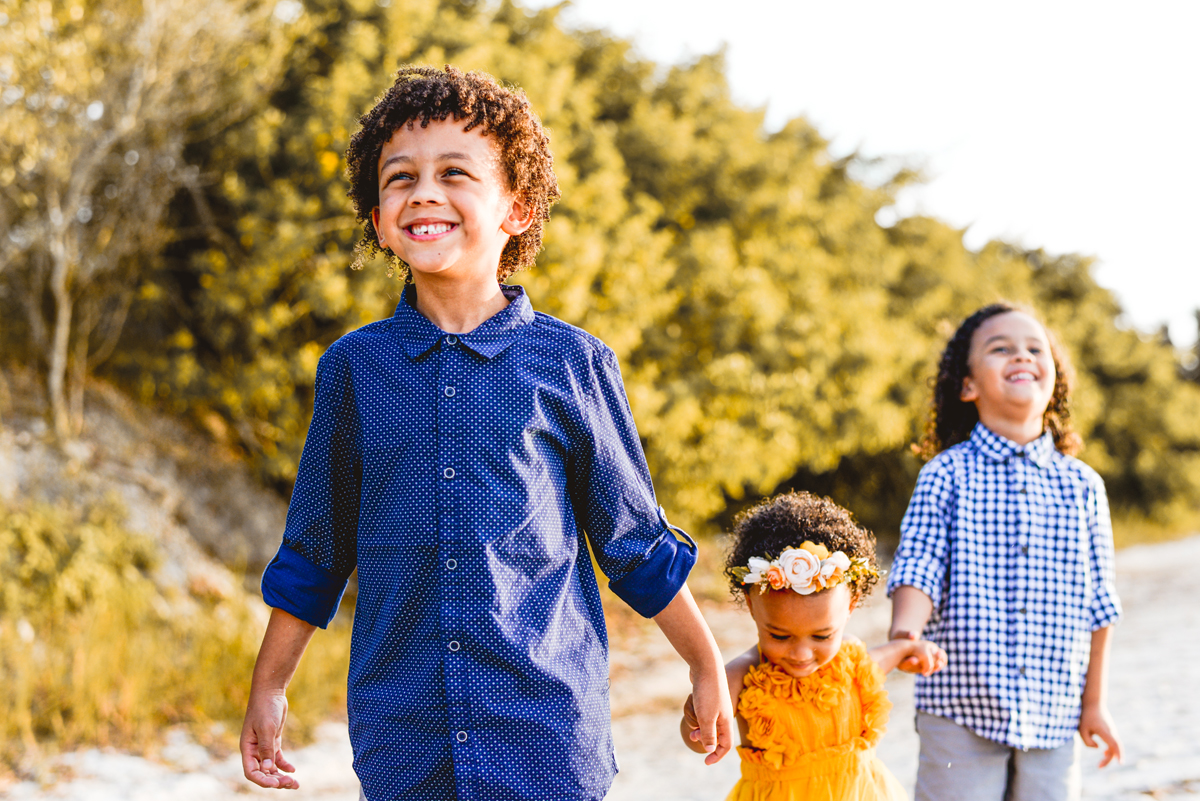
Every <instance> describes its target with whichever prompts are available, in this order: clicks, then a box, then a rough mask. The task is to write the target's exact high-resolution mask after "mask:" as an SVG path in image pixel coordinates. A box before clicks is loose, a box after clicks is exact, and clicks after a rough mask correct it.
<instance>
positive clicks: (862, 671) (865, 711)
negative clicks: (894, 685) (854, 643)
mask: <svg viewBox="0 0 1200 801" xmlns="http://www.w3.org/2000/svg"><path fill="white" fill-rule="evenodd" d="M859 647H861V646H859ZM863 655H864V657H865V658H864V659H861V660H859V662H858V671H857V675H856V676H855V681H856V682H857V683H858V694H859V698H860V699H861V701H862V715H863V733H862V738H863V739H864V740H866V741H867V742H868V743H869V744H870V745H871V746H872V747H873V746H875V745H877V744H878V743H879V738H880V737H882V736H883V733H884V732H885V731H887V722H888V714H889V713H890V712H891V711H892V702H891V700H890V699H889V698H888V694H887V690H886V689H884V686H883V681H884V676H883V671H882V670H880V669H879V665H877V664H875V660H874V659H872V658H871V657H870V655H869V654H867V653H866V652H865V650H864V652H863Z"/></svg>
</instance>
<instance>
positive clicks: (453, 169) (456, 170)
mask: <svg viewBox="0 0 1200 801" xmlns="http://www.w3.org/2000/svg"><path fill="white" fill-rule="evenodd" d="M446 175H466V173H465V172H463V171H462V170H461V169H459V168H458V167H451V168H449V169H448V170H446Z"/></svg>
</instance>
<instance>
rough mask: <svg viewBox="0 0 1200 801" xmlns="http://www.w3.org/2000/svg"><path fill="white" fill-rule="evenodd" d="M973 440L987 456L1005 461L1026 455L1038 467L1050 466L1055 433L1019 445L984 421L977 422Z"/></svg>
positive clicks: (1045, 433)
mask: <svg viewBox="0 0 1200 801" xmlns="http://www.w3.org/2000/svg"><path fill="white" fill-rule="evenodd" d="M971 442H972V443H974V445H975V447H976V448H978V449H979V450H980V452H982V453H983V454H984V455H985V456H987V457H989V458H990V459H993V460H995V461H997V462H1003V461H1005V460H1007V459H1009V458H1011V457H1013V456H1024V457H1025V458H1027V459H1028V460H1029V461H1031V462H1033V463H1034V464H1036V465H1037V466H1038V467H1048V466H1049V465H1050V460H1051V457H1053V455H1054V435H1053V434H1051V433H1050V432H1049V431H1046V432H1044V433H1043V434H1042V435H1041V436H1040V437H1038V438H1037V439H1035V440H1034V441H1033V442H1030V443H1029V444H1027V445H1018V444H1017V443H1015V442H1013V441H1012V440H1011V439H1005V438H1004V437H1002V436H1000V435H999V434H997V433H995V432H994V431H992V430H991V429H990V428H988V427H987V426H985V425H984V424H983V423H976V424H975V428H974V430H973V431H971Z"/></svg>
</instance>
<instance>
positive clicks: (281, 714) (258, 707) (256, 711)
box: [240, 693, 300, 790]
mask: <svg viewBox="0 0 1200 801" xmlns="http://www.w3.org/2000/svg"><path fill="white" fill-rule="evenodd" d="M286 720H287V697H286V696H285V695H284V694H283V693H278V694H275V693H269V694H268V693H262V694H259V695H257V696H256V695H251V697H250V704H249V706H248V707H247V708H246V720H245V722H244V723H243V724H242V738H241V749H240V750H241V753H242V771H243V772H244V773H245V774H246V778H247V779H249V780H250V781H252V782H254V783H255V784H257V785H258V786H260V787H272V788H275V789H277V790H298V789H300V782H298V781H296V780H295V779H294V778H293V777H291V776H288V775H286V774H287V773H294V772H295V770H296V768H295V766H294V765H292V763H290V762H288V761H287V759H285V758H284V756H283V724H284V721H286ZM281 770H282V771H285V773H281V772H280V771H281Z"/></svg>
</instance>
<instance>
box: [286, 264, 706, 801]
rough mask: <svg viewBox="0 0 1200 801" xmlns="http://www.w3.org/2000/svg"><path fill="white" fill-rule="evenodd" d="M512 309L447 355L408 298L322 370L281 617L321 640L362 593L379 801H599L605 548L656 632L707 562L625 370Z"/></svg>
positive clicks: (365, 726)
mask: <svg viewBox="0 0 1200 801" xmlns="http://www.w3.org/2000/svg"><path fill="white" fill-rule="evenodd" d="M503 291H504V293H505V295H506V296H507V298H508V299H509V305H508V306H507V307H506V308H505V309H504V310H503V311H501V312H499V313H498V314H496V315H495V316H493V317H492V318H490V319H489V320H487V321H486V322H484V323H483V324H482V325H480V326H479V327H478V328H477V329H475V330H474V331H471V332H470V333H467V334H448V333H446V332H444V331H441V330H439V329H438V328H437V327H435V326H434V325H433V324H432V323H430V322H429V320H427V319H426V318H425V317H423V316H422V315H421V314H420V313H418V312H417V311H416V309H415V308H414V307H413V305H412V304H413V303H414V302H415V290H414V288H413V287H411V286H410V287H408V288H407V289H406V291H405V294H404V297H403V298H402V300H401V302H400V304H399V305H398V307H397V309H396V313H395V315H394V316H393V317H392V318H391V319H390V320H384V321H381V322H378V323H374V324H372V325H368V326H366V327H364V328H361V329H359V330H357V331H354V332H352V333H350V334H348V335H346V336H344V337H342V338H341V339H339V340H338V341H337V342H335V343H334V344H333V345H332V346H331V347H330V348H329V350H328V351H327V352H326V353H325V355H324V356H322V358H321V361H320V365H319V367H318V370H317V384H316V401H315V408H314V410H313V420H312V424H311V426H310V428H309V432H308V439H307V441H306V442H305V445H304V453H303V456H302V458H301V462H300V469H299V473H298V476H297V479H296V487H295V490H294V492H293V495H292V501H291V506H290V507H289V509H288V517H287V527H286V530H285V532H284V536H283V545H282V547H281V548H280V549H279V553H278V554H277V556H276V557H275V559H274V560H273V561H272V562H271V564H270V565H269V566H268V568H267V570H266V573H265V574H264V576H263V596H264V598H265V600H266V601H267V603H268V604H270V605H271V606H274V607H278V608H280V609H283V610H285V611H287V612H289V613H291V614H293V615H295V616H296V617H299V618H301V619H303V620H306V621H308V622H310V623H313V624H315V625H318V626H324V625H326V624H327V623H328V622H329V620H330V619H331V618H332V616H333V614H334V612H335V611H336V609H337V605H338V602H339V599H340V597H341V594H342V592H343V591H344V589H345V587H346V582H347V578H348V577H349V575H350V573H351V572H352V571H353V570H355V569H356V568H357V570H358V600H357V605H356V608H355V615H354V633H353V638H352V645H351V657H350V676H349V697H348V706H349V715H350V736H351V741H352V743H353V745H354V766H355V770H356V771H357V773H358V775H359V778H360V779H361V781H362V783H363V788H364V791H365V793H366V796H367V798H368V799H370V801H387V800H388V799H402V798H403V799H422V800H423V801H428V800H429V799H450V798H458V799H479V801H503V799H525V800H526V801H528V800H529V799H546V800H547V801H551V800H553V801H563V800H564V799H599V798H602V797H603V796H604V794H605V793H606V792H607V790H608V787H609V786H610V784H611V783H612V778H613V775H614V774H615V773H616V761H615V758H614V756H613V748H612V737H611V733H610V715H609V707H608V655H607V647H608V637H607V634H606V631H605V627H604V616H603V612H602V610H601V606H600V595H599V590H598V588H597V585H596V577H595V573H594V572H593V567H592V559H591V557H589V549H588V545H589V543H590V545H591V553H592V555H594V557H595V560H596V563H597V564H598V565H599V567H600V569H601V570H602V571H603V572H604V574H605V575H606V576H607V577H608V578H609V581H610V584H609V586H610V587H611V588H612V589H613V591H614V592H615V593H616V594H617V595H619V596H620V597H621V598H623V599H624V600H625V601H626V602H627V603H629V604H630V605H631V606H632V607H633V608H634V609H636V610H637V611H638V612H640V613H641V614H643V615H646V616H653V615H655V614H657V613H658V612H659V611H661V610H662V609H663V608H665V607H666V605H667V604H668V603H669V602H670V601H671V599H672V598H674V597H675V595H676V593H677V592H678V590H679V588H680V587H681V586H682V585H683V582H684V580H685V579H686V576H687V573H688V571H689V570H690V568H691V566H692V564H693V563H694V561H695V545H694V544H693V543H691V541H690V539H689V540H688V544H687V545H686V546H685V545H684V544H683V543H681V542H680V541H679V540H677V539H676V537H675V534H674V533H673V529H672V528H671V527H670V526H668V524H667V522H666V519H665V517H664V515H663V513H662V511H661V509H660V508H659V507H658V505H657V503H656V502H655V498H654V490H653V487H652V486H651V483H650V475H649V472H648V471H647V468H646V462H645V458H644V456H643V454H642V449H641V445H640V441H639V439H638V435H637V431H636V429H635V428H634V424H633V418H632V416H631V414H630V410H629V403H628V400H627V399H626V396H625V391H624V387H623V385H622V382H621V375H620V370H619V368H618V366H617V361H616V357H615V356H614V355H613V353H612V351H611V350H610V349H609V348H608V347H606V346H605V345H604V344H603V343H602V342H600V341H599V340H597V339H596V338H595V337H592V336H590V335H588V334H587V333H585V332H583V331H581V330H579V329H578V328H574V327H572V326H570V325H567V324H565V323H563V322H560V321H558V320H556V319H554V318H552V317H549V316H547V315H544V314H541V313H535V312H534V311H533V310H532V308H531V307H530V305H529V301H528V299H527V298H526V296H525V294H524V291H523V290H522V289H521V288H519V287H503ZM675 531H677V530H675Z"/></svg>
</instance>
